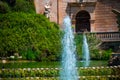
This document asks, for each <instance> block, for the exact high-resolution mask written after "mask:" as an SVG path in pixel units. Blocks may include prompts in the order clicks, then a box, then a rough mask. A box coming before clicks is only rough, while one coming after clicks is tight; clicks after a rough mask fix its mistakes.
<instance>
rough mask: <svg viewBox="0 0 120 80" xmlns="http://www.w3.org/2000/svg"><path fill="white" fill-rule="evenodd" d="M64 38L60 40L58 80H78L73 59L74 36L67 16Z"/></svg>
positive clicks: (74, 48) (74, 59)
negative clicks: (60, 67)
mask: <svg viewBox="0 0 120 80" xmlns="http://www.w3.org/2000/svg"><path fill="white" fill-rule="evenodd" d="M63 26H64V37H63V39H62V45H63V51H62V69H61V71H60V80H78V74H77V70H76V58H75V50H76V47H75V44H74V34H73V31H72V27H71V20H70V18H69V16H66V17H65V19H64V23H63Z"/></svg>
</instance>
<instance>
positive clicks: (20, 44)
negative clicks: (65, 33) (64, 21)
mask: <svg viewBox="0 0 120 80" xmlns="http://www.w3.org/2000/svg"><path fill="white" fill-rule="evenodd" d="M0 34H1V35H0V39H1V40H0V44H1V46H0V53H1V54H2V56H8V55H9V54H10V53H15V52H18V53H21V54H20V55H24V57H25V58H27V57H26V56H30V57H31V56H32V58H33V59H34V57H33V55H32V53H33V54H34V56H35V57H36V58H37V59H38V60H41V59H42V58H43V57H44V58H45V60H46V59H49V58H50V59H49V60H56V59H57V58H58V57H59V53H60V47H61V42H60V37H61V36H60V30H59V27H58V26H57V25H56V24H55V23H51V22H49V20H48V19H46V18H45V17H44V16H43V15H38V14H28V13H27V14H26V13H22V12H19V13H18V12H14V13H8V14H3V15H1V16H0ZM29 50H31V51H29ZM29 53H31V54H29ZM54 56H55V57H54ZM53 58H54V59H53ZM27 59H29V58H27Z"/></svg>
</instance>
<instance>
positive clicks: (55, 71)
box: [0, 65, 120, 80]
mask: <svg viewBox="0 0 120 80" xmlns="http://www.w3.org/2000/svg"><path fill="white" fill-rule="evenodd" d="M60 69H61V68H15V69H14V68H12V69H9V68H8V69H6V68H4V69H1V70H0V77H1V78H0V79H4V80H9V79H10V80H12V79H15V80H21V79H22V80H24V79H25V80H59V73H60ZM76 69H77V71H78V73H79V77H78V78H80V80H84V79H88V80H89V79H90V80H94V79H97V80H102V79H104V80H107V79H113V78H114V80H117V79H120V65H119V66H106V67H104V66H101V67H79V68H76Z"/></svg>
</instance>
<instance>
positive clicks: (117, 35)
mask: <svg viewBox="0 0 120 80" xmlns="http://www.w3.org/2000/svg"><path fill="white" fill-rule="evenodd" d="M96 34H97V37H98V38H99V39H101V41H103V42H108V41H120V32H101V33H96Z"/></svg>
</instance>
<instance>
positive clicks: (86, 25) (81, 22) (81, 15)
mask: <svg viewBox="0 0 120 80" xmlns="http://www.w3.org/2000/svg"><path fill="white" fill-rule="evenodd" d="M75 31H76V32H86V31H87V32H90V14H89V13H88V12H87V11H85V10H82V11H79V12H78V13H77V15H76V28H75Z"/></svg>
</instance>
